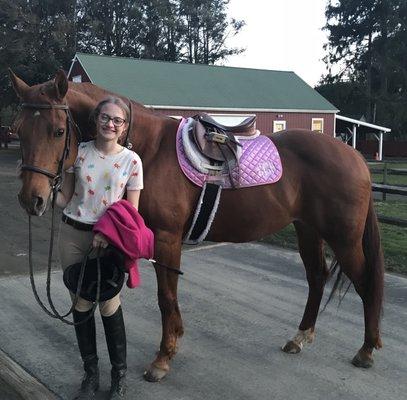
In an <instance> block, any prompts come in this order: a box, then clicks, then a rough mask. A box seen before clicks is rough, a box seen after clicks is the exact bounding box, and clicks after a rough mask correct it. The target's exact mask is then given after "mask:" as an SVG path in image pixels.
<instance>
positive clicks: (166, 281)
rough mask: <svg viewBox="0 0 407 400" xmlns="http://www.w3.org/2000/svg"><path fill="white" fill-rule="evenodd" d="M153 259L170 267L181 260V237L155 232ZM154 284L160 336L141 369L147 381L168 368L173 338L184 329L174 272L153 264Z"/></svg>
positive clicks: (175, 342)
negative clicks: (154, 351)
mask: <svg viewBox="0 0 407 400" xmlns="http://www.w3.org/2000/svg"><path fill="white" fill-rule="evenodd" d="M155 237H156V243H155V259H156V260H157V261H158V262H160V263H162V264H165V265H168V266H170V267H173V268H177V269H178V268H179V267H180V262H181V237H179V236H177V235H174V234H172V233H168V232H158V233H156V236H155ZM155 271H156V275H157V284H158V305H159V307H160V311H161V320H162V339H161V344H160V350H159V352H158V354H157V356H156V358H155V360H154V361H153V362H152V363H151V365H150V366H149V367H148V369H147V370H146V371H145V373H144V378H145V379H146V380H147V381H150V382H158V381H159V380H161V379H162V378H164V376H165V375H167V373H168V371H169V370H170V360H171V358H172V357H173V356H174V355H175V354H176V352H177V341H178V338H179V337H180V336H182V334H183V333H184V329H183V326H182V319H181V313H180V310H179V306H178V298H177V285H178V274H177V273H176V272H174V271H171V270H170V269H167V268H165V267H163V266H159V265H156V266H155Z"/></svg>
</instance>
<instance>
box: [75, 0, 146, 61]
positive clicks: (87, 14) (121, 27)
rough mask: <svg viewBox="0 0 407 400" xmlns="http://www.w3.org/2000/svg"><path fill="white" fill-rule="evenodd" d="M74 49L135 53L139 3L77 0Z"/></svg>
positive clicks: (134, 54) (123, 54) (118, 54)
mask: <svg viewBox="0 0 407 400" xmlns="http://www.w3.org/2000/svg"><path fill="white" fill-rule="evenodd" d="M76 11H77V28H76V29H77V50H78V51H82V52H86V53H95V54H106V55H116V56H126V57H139V56H140V51H141V46H140V40H139V39H140V28H141V25H140V20H141V18H142V15H141V10H140V4H139V2H135V1H132V0H77V10H76Z"/></svg>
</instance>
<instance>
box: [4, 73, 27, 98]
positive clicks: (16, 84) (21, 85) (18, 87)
mask: <svg viewBox="0 0 407 400" xmlns="http://www.w3.org/2000/svg"><path fill="white" fill-rule="evenodd" d="M8 73H9V76H10V80H11V83H12V85H13V89H14V91H15V92H16V95H17V96H18V97H19V98H20V99H22V98H23V97H24V94H25V93H26V92H27V90H28V89H29V86H28V85H27V84H26V83H25V82H24V81H23V80H22V79H20V78H19V77H18V76H17V75H16V74H15V73H14V72H13V71H12V70H11V68H9V69H8Z"/></svg>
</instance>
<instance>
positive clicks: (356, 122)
mask: <svg viewBox="0 0 407 400" xmlns="http://www.w3.org/2000/svg"><path fill="white" fill-rule="evenodd" d="M335 118H336V119H339V120H340V121H344V122H349V123H350V124H353V125H356V126H358V127H359V126H362V127H366V128H370V129H373V130H376V131H379V132H384V133H389V132H391V129H390V128H386V127H384V126H380V125H375V124H370V123H369V122H365V121H360V120H359V119H353V118H349V117H344V116H343V115H338V114H337V115H336V116H335Z"/></svg>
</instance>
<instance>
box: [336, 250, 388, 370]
mask: <svg viewBox="0 0 407 400" xmlns="http://www.w3.org/2000/svg"><path fill="white" fill-rule="evenodd" d="M333 249H334V252H335V255H336V258H337V260H338V262H339V264H340V266H341V269H342V271H343V272H344V273H345V274H346V275H347V276H348V278H349V279H350V280H351V281H352V283H353V285H354V287H355V289H356V292H357V293H358V294H359V296H360V297H361V299H362V302H363V310H364V320H365V338H364V343H363V346H362V347H361V348H360V349H359V351H358V353H357V354H356V356H355V357H354V358H353V360H352V364H354V365H355V366H357V367H362V368H369V367H371V366H372V365H373V350H374V349H375V348H376V349H379V348H381V347H382V342H381V339H380V329H379V327H380V316H381V300H382V287H381V286H382V277H381V276H380V275H381V274H382V272H381V271H380V270H379V271H378V275H379V276H378V279H376V277H375V276H374V271H370V270H369V269H368V268H367V265H366V259H365V255H364V252H363V248H362V246H361V245H360V244H359V245H357V244H353V245H352V244H351V243H348V244H347V245H344V246H340V247H339V248H336V247H335V246H333Z"/></svg>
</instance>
